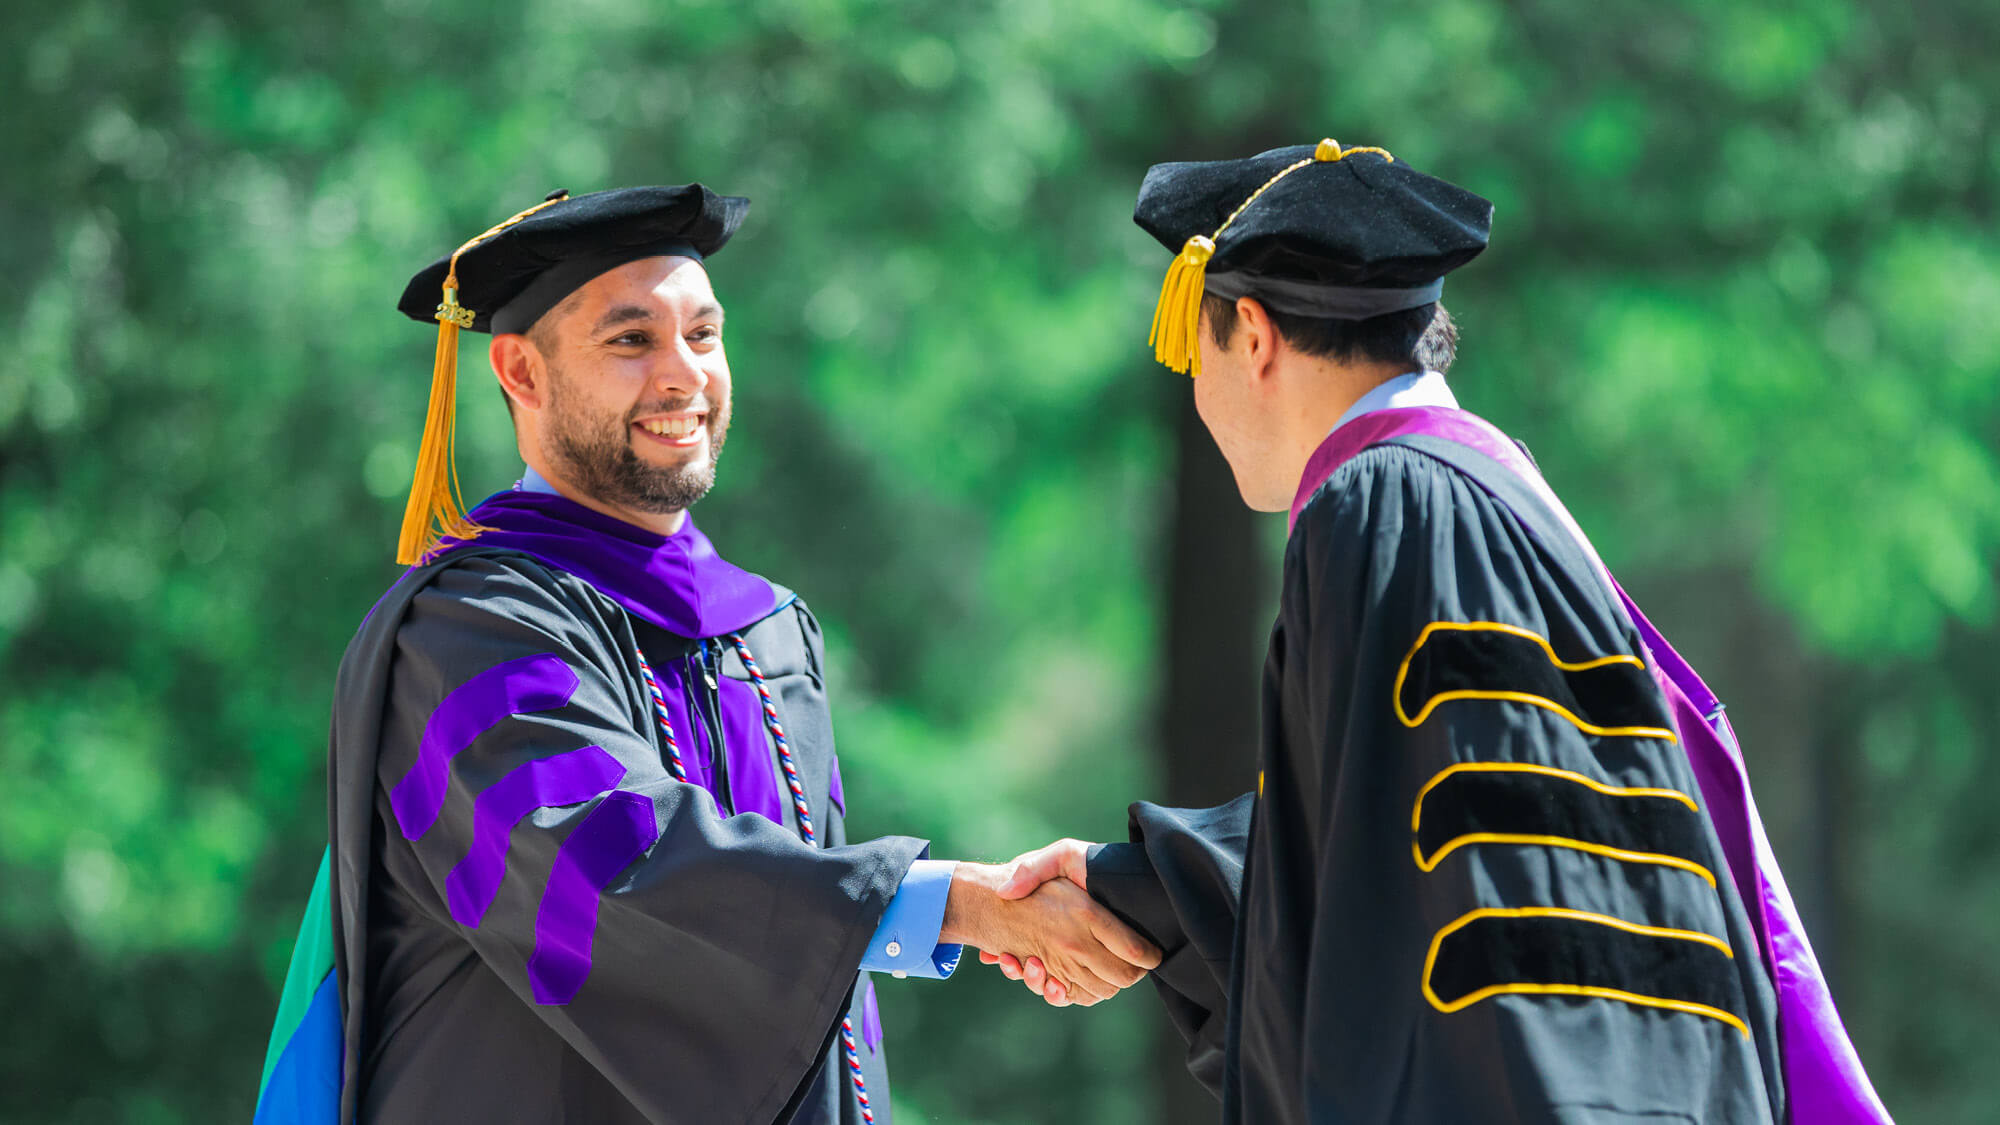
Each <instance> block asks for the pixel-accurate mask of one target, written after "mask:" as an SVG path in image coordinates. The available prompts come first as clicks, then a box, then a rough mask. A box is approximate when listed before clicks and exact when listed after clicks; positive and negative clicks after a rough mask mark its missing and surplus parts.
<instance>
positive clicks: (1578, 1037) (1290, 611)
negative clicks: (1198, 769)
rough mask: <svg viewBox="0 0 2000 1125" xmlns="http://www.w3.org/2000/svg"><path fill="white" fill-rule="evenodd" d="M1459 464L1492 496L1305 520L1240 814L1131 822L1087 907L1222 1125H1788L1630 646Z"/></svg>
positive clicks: (1767, 1010)
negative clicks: (1146, 963)
mask: <svg viewBox="0 0 2000 1125" xmlns="http://www.w3.org/2000/svg"><path fill="white" fill-rule="evenodd" d="M1414 444H1421V443H1420V442H1419V443H1414ZM1451 459H1452V460H1453V461H1456V462H1458V463H1459V464H1461V465H1466V466H1471V467H1478V466H1479V465H1481V464H1484V465H1485V466H1486V467H1489V468H1490V469H1491V472H1490V473H1489V472H1486V471H1484V470H1483V469H1482V470H1481V471H1480V472H1479V474H1478V476H1479V479H1480V481H1484V482H1485V483H1486V486H1485V487H1482V484H1481V483H1477V482H1475V480H1474V479H1473V477H1472V476H1469V475H1468V474H1467V472H1466V471H1464V470H1463V469H1461V468H1459V467H1456V466H1455V465H1454V464H1448V463H1446V461H1445V460H1440V459H1438V458H1437V457H1436V456H1433V455H1431V454H1427V453H1425V452H1420V451H1419V450H1418V449H1417V448H1415V447H1413V445H1409V444H1385V445H1380V446H1376V447H1374V448H1371V449H1367V450H1365V451H1363V452H1361V453H1360V454H1359V455H1357V456H1355V457H1354V458H1353V459H1352V460H1350V461H1348V462H1347V463H1346V464H1345V465H1343V466H1342V467H1340V468H1339V469H1337V470H1336V471H1334V472H1333V474H1332V475H1331V476H1330V477H1329V478H1328V479H1327V480H1326V481H1325V482H1324V483H1323V484H1322V485H1321V486H1320V487H1319V488H1318V489H1317V491H1316V492H1315V493H1314V494H1313V496H1312V498H1311V500H1310V501H1309V502H1308V503H1307V504H1306V506H1305V507H1304V509H1303V511H1302V512H1300V513H1299V516H1298V519H1297V522H1296V524H1295V526H1294V528H1293V530H1292V533H1291V536H1290V539H1289V540H1288V542H1287V545H1286V549H1285V560H1284V580H1283V589H1282V599H1281V604H1280V610H1279V615H1278V620H1277V623H1276V626H1275V627H1274V628H1273V630H1272V634H1271V643H1270V651H1269V656H1268V658H1267V660H1266V663H1265V668H1264V686H1263V713H1264V718H1263V745H1262V751H1261V761H1260V772H1259V779H1258V784H1259V790H1260V792H1259V793H1257V794H1250V795H1246V796H1245V797H1244V798H1240V799H1239V800H1238V801H1237V802H1235V803H1232V804H1231V805H1226V806H1223V807H1222V808H1220V809H1213V810H1199V811H1190V810H1179V809H1163V808H1159V807H1157V806H1153V805H1148V804H1143V803H1142V804H1138V805H1135V806H1133V809H1132V819H1131V832H1132V840H1133V842H1132V843H1129V844H1111V845H1103V846H1100V847H1099V848H1097V849H1095V850H1094V852H1093V856H1092V859H1091V864H1090V869H1089V881H1090V889H1091V891H1092V893H1093V894H1094V895H1095V896H1097V897H1098V898H1099V899H1100V900H1102V901H1104V902H1105V903H1106V904H1107V905H1108V906H1110V907H1112V908H1113V909H1114V910H1115V911H1116V912H1117V913H1119V914H1121V915H1122V916H1124V917H1126V918H1127V919H1128V920H1130V921H1132V922H1133V923H1135V925H1136V927H1137V928H1139V929H1140V930H1142V931H1144V932H1146V933H1147V934H1148V935H1149V936H1151V937H1153V938H1154V939H1155V941H1157V942H1158V943H1159V944H1160V946H1161V947H1162V949H1163V950H1164V951H1165V954H1166V960H1165V962H1164V963H1163V965H1162V966H1161V968H1160V969H1159V970H1158V971H1157V972H1156V973H1155V974H1154V979H1155V982H1156V984H1157V985H1158V986H1159V990H1160V992H1161V994H1162V996H1163V997H1165V999H1166V1001H1167V1006H1168V1010H1169V1014H1170V1016H1171V1017H1172V1019H1173V1021H1174V1023H1175V1025H1176V1026H1177V1027H1179V1028H1180V1029H1181V1031H1182V1032H1183V1034H1185V1035H1186V1036H1187V1037H1188V1039H1189V1043H1190V1055H1189V1064H1190V1067H1191V1069H1193V1071H1194V1072H1195V1074H1196V1076H1197V1077H1198V1078H1201V1079H1203V1080H1204V1082H1205V1083H1207V1084H1208V1085H1209V1086H1210V1088H1211V1089H1212V1090H1214V1089H1219V1092H1220V1095H1221V1097H1222V1100H1223V1117H1224V1120H1225V1121H1226V1122H1230V1123H1238V1122H1246V1123H1247V1122H1254V1123H1256V1125H1292V1123H1305V1122H1319V1123H1331V1122H1368V1123H1382V1125H1417V1123H1422V1125H1459V1123H1464V1122H1483V1123H1494V1125H1514V1123H1522V1125H1526V1123H1530V1122H1562V1123H1582V1122H1648V1123H1651V1122H1669V1121H1676V1122H1705V1123H1706V1122H1713V1123H1721V1122H1728V1123H1732V1125H1736V1123H1743V1125H1755V1123H1760V1122H1771V1121H1774V1120H1776V1121H1782V1120H1784V1109H1783V1106H1784V1093H1783V1087H1782V1079H1781V1078H1780V1076H1779V1070H1778V1065H1777V1064H1778V1059H1779V1054H1778V1042H1777V1031H1776V1026H1777V1023H1776V1020H1777V1012H1776V1002H1775V998H1774V994H1773V991H1772V986H1771V983H1770V980H1769V977H1768V974H1767V973H1766V971H1765V969H1764V967H1763V965H1762V963H1761V960H1760V957H1759V955H1758V952H1757V944H1756V940H1755V937H1754V935H1753V933H1752V931H1751V929H1750V922H1749V919H1748V916H1747V915H1746V913H1745V911H1744V907H1743V904H1742V901H1741V899H1740V897H1739V896H1738V895H1737V893H1736V892H1735V889H1734V887H1733V885H1732V883H1731V880H1730V878H1729V875H1728V867H1727V865H1726V862H1725V860H1724V858H1723V855H1722V852H1721V850H1720V845H1719V844H1718V843H1717V839H1716V835H1715V832H1714V829H1713V826H1712V824H1711V823H1710V822H1709V821H1708V819H1707V817H1706V816H1705V815H1703V814H1701V813H1700V812H1698V811H1697V805H1698V803H1699V796H1700V790H1699V789H1698V788H1697V785H1696V781H1695V779H1694V777H1693V776H1692V775H1691V772H1690V769H1689V766H1688V762H1687V759H1686V757H1685V756H1684V754H1683V753H1681V751H1680V748H1679V747H1678V746H1677V745H1676V744H1675V742H1674V741H1673V738H1674V735H1673V733H1672V722H1671V719H1670V715H1669V711H1668V708H1667V706H1666V703H1665V700H1664V698H1663V697H1662V695H1661V693H1660V691H1659V689H1658V687H1657V686H1656V685H1655V684H1654V682H1653V681H1652V679H1651V678H1650V676H1649V675H1648V674H1647V673H1646V671H1645V670H1644V669H1643V666H1642V665H1640V663H1639V657H1638V656H1637V654H1638V653H1640V652H1642V651H1643V650H1642V648H1641V647H1640V643H1639V639H1638V636H1637V634H1636V633H1635V631H1634V628H1633V626H1632V624H1631V622H1630V620H1629V619H1628V618H1627V617H1626V616H1625V614H1624V613H1623V612H1622V611H1621V609H1620V607H1619V604H1618V602H1617V600H1616V595H1615V594H1614V593H1613V592H1612V591H1611V590H1610V589H1609V588H1608V586H1607V584H1606V583H1605V582H1604V580H1603V579H1602V578H1600V577H1599V575H1598V574H1597V573H1596V571H1595V569H1594V568H1593V567H1592V566H1591V565H1590V563H1589V562H1588V561H1587V560H1586V559H1585V557H1584V556H1583V554H1582V552H1581V550H1580V549H1577V548H1575V547H1574V546H1573V543H1574V541H1573V540H1569V539H1567V538H1566V537H1565V536H1564V535H1563V534H1562V532H1561V530H1560V527H1559V526H1558V523H1557V519H1556V517H1555V516H1554V514H1553V511H1552V509H1550V508H1548V507H1547V506H1546V505H1542V504H1541V503H1540V501H1538V500H1537V499H1536V498H1535V497H1534V496H1533V495H1532V494H1530V493H1529V492H1528V491H1527V490H1525V489H1521V488H1518V487H1512V488H1511V493H1512V494H1509V491H1508V490H1509V489H1510V487H1511V486H1510V485H1509V484H1508V483H1507V482H1508V481H1509V480H1511V479H1512V478H1511V477H1509V476H1508V474H1507V473H1506V470H1504V469H1503V468H1501V467H1500V466H1499V465H1498V464H1497V463H1493V462H1490V461H1486V460H1485V459H1484V458H1483V456H1482V455H1480V454H1478V453H1474V452H1472V451H1469V450H1463V449H1460V451H1459V453H1458V454H1456V455H1453V456H1452V458H1451ZM1492 488H1497V489H1500V490H1502V491H1501V493H1500V494H1501V495H1507V496H1508V502H1507V503H1506V504H1503V503H1501V502H1499V501H1498V500H1497V499H1496V496H1495V494H1494V493H1493V492H1492V491H1489V489H1492ZM1517 512H1520V513H1521V514H1520V515H1519V516H1517V515H1516V513H1517ZM1523 520H1529V521H1531V522H1533V523H1535V524H1537V525H1539V526H1538V528H1537V530H1539V532H1540V534H1539V535H1538V534H1535V533H1533V532H1532V531H1531V530H1530V528H1529V527H1527V526H1524V524H1523ZM1225 950H1226V951H1227V952H1224V951H1225ZM1225 965H1226V966H1227V968H1226V969H1225V968H1224V966H1225ZM1225 972H1226V976H1225V975H1224V974H1225Z"/></svg>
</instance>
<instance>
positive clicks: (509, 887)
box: [378, 558, 925, 1123]
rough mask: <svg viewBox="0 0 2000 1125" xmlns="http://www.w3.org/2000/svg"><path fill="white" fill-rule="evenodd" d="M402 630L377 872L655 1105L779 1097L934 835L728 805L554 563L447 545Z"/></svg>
mask: <svg viewBox="0 0 2000 1125" xmlns="http://www.w3.org/2000/svg"><path fill="white" fill-rule="evenodd" d="M394 645H395V650H394V653H393V664H392V667H391V673H390V686H389V700H388V706H387V710H386V714H385V720H384V723H383V739H382V749H381V755H380V762H379V776H378V781H379V786H380V789H379V792H378V797H379V800H378V809H379V810H380V816H381V818H382V821H383V823H384V824H385V825H386V833H385V835H386V846H385V849H384V853H383V855H382V857H381V860H382V865H383V867H384V868H385V869H386V871H387V873H388V876H389V878H391V879H393V880H395V881H397V883H399V884H400V885H401V886H402V888H403V889H404V890H405V891H406V892H407V893H408V894H409V895H410V896H411V897H412V898H413V899H414V900H416V901H417V902H419V903H420V904H423V905H424V906H425V907H426V908H427V909H428V910H429V911H430V913H431V914H432V916H433V917H434V919H435V921H436V924H437V925H439V926H441V927H449V928H451V929H454V930H455V931H457V932H458V933H460V934H461V935H462V936H463V938H464V940H465V941H466V942H467V943H468V944H469V945H470V946H471V948H472V949H473V950H474V951H475V952H476V954H477V955H478V957H479V959H480V961H481V962H482V963H483V964H484V965H485V967H487V968H488V969H490V970H491V971H492V972H493V973H495V974H497V975H498V976H499V978H500V979H501V980H502V981H503V982H504V983H505V984H506V986H507V988H508V989H509V990H510V991H511V992H512V993H513V994H514V995H515V997H516V998H517V999H518V1000H519V1002H520V1003H521V1004H523V1005H527V1006H528V1007H529V1008H530V1009H531V1010H533V1011H534V1013H535V1014H536V1015H537V1016H539V1017H540V1018H541V1019H542V1020H543V1021H545V1022H546V1023H547V1024H548V1025H549V1026H550V1027H551V1028H553V1029H554V1030H555V1031H556V1032H557V1033H559V1034H560V1035H561V1036H562V1038H563V1039H564V1040H565V1041H567V1042H568V1043H569V1044H570V1045H571V1046H572V1047H573V1048H574V1049H575V1050H576V1051H577V1052H578V1053H579V1054H580V1055H581V1056H582V1057H583V1058H584V1059H585V1060H587V1061H588V1062H589V1064H590V1065H591V1066H593V1067H595V1068H597V1069H598V1070H599V1071H600V1072H601V1073H602V1074H603V1075H604V1076H605V1077H606V1078H607V1079H608V1080H609V1081H610V1082H611V1083H612V1084H613V1085H614V1086H616V1087H617V1089H618V1090H619V1091H620V1092H621V1093H622V1094H623V1095H624V1096H626V1097H627V1098H629V1099H630V1100H631V1102H632V1103H633V1105H634V1106H636V1107H637V1108H638V1109H639V1110H640V1111H641V1112H643V1113H645V1114H646V1115H647V1116H648V1117H649V1118H651V1119H653V1120H701V1121H718V1122H744V1123H750V1122H759V1123H761V1122H768V1121H771V1120H774V1119H776V1118H777V1117H778V1116H779V1114H780V1112H781V1111H782V1110H783V1109H784V1107H785V1106H786V1104H787V1103H788V1102H789V1101H791V1100H792V1099H793V1097H794V1094H795V1091H797V1090H798V1089H799V1087H800V1084H801V1083H802V1082H803V1081H804V1080H805V1079H806V1078H807V1076H808V1074H809V1073H810V1072H811V1070H812V1068H813V1067H814V1066H815V1065H816V1064H817V1063H818V1062H819V1060H820V1057H821V1054H822V1052H823V1050H824V1047H825V1045H826V1043H827V1042H828V1036H829V1035H830V1034H831V1029H832V1028H833V1027H834V1025H835V1024H836V1023H837V1021H838V1020H839V1018H840V1016H841V1014H842V1012H843V1003H844V1001H845V1000H846V998H847V996H848V993H849V990H850V989H851V988H853V987H854V983H855V980H856V972H857V970H858V967H859V964H860V960H861V956H862V952H863V950H864V948H865V945H866V942H867V940H868V937H869V935H870V933H871V932H872V931H873V928H874V926H875V925H876V923H877V921H878V920H879V919H880V916H881V914H882V911H883V910H884V908H885V907H886V905H887V903H888V901H889V899H890V898H891V897H892V896H893V895H894V893H895V891H896V888H897V886H898V884H899V883H900V881H901V879H902V877H903V875H904V873H905V872H907V871H908V869H909V866H910V863H911V861H912V860H914V859H915V858H916V857H917V856H918V855H919V854H920V853H921V852H922V850H923V849H924V847H925V842H924V841H921V840H914V839H909V838H903V837H885V838H882V839H878V840H873V841H869V842H867V843H863V844H857V845H852V846H842V847H832V848H826V849H820V848H814V847H812V846H809V845H807V844H805V843H804V842H803V841H801V840H800V839H799V838H798V837H797V835H795V834H794V833H792V832H791V831H789V830H788V829H786V828H783V827H780V826H779V825H776V824H773V823H771V822H770V821H769V820H766V819H764V818H763V817H761V816H757V815H754V814H751V815H740V816H735V817H729V818H727V819H725V818H723V817H721V816H719V815H718V813H717V811H716V807H715V804H714V802H713V800H712V799H711V798H710V797H709V795H708V794H707V793H706V792H705V791H703V790H701V789H699V788H697V787H694V786H691V785H688V784H685V783H680V782H676V781H674V780H672V779H671V778H670V777H669V776H668V775H667V773H666V771H665V769H664V767H663V765H662V760H661V755H660V750H659V747H658V744H657V742H656V737H655V735H654V734H653V728H652V721H651V710H650V701H649V700H648V698H647V697H646V696H645V694H644V689H643V687H642V686H641V680H640V677H639V674H638V669H637V664H636V660H635V659H634V657H633V656H632V651H633V646H632V643H631V637H630V630H629V627H628V626H627V625H626V624H625V623H624V621H623V619H622V616H621V615H619V614H618V613H617V612H616V611H615V609H613V608H612V607H611V606H610V605H609V603H607V602H605V601H604V600H603V599H601V598H597V597H595V596H594V595H592V594H591V593H590V592H589V591H587V589H586V588H581V587H580V584H577V583H575V581H574V580H573V579H569V578H568V577H567V576H563V575H557V574H553V573H550V572H546V571H542V570H540V569H539V568H536V567H533V566H531V565H527V564H524V563H519V562H514V561H509V560H505V559H494V558H471V559H468V560H466V561H465V562H463V563H461V564H459V565H454V566H451V567H448V568H445V569H444V570H442V571H441V572H440V573H439V574H438V575H437V576H436V578H435V580H434V581H433V582H432V584H431V585H430V586H429V587H428V588H427V589H425V590H424V591H423V592H421V593H419V594H418V595H417V596H416V597H415V599H414V600H413V601H412V603H411V605H410V608H409V611H408V614H407V616H406V618H405V619H404V622H403V624H402V626H401V628H400V629H399V630H398V631H397V633H396V634H395V641H394ZM510 677H512V679H511V681H510ZM482 692H484V693H485V694H484V696H481V694H480V693H482ZM509 692H511V693H512V694H511V695H510V694H509ZM496 693H497V695H496ZM482 708H483V710H482ZM468 739H469V741H468ZM460 743H463V745H460ZM440 755H448V760H447V761H445V762H444V763H443V766H444V768H442V769H441V768H439V766H440V763H439V761H438V759H439V757H440ZM592 771H596V772H595V773H593V772H592ZM613 775H615V779H612V777H613ZM427 777H428V778H430V779H432V781H430V782H427V781H426V780H425V779H426V778H427ZM413 779H414V780H413ZM598 780H605V782H606V783H605V784H604V786H603V788H602V790H601V791H598V792H594V793H590V792H589V791H590V790H592V789H594V788H595V786H596V784H597V781H598ZM432 790H435V792H432ZM587 793H588V795H586V794H587ZM466 1065H467V1066H468V1067H476V1066H477V1065H478V1061H477V1060H466Z"/></svg>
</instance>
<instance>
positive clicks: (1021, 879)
mask: <svg viewBox="0 0 2000 1125" xmlns="http://www.w3.org/2000/svg"><path fill="white" fill-rule="evenodd" d="M1089 854H1090V844H1089V843H1088V842H1087V841H1084V840H1069V839H1065V840H1057V841H1056V842H1055V843H1053V844H1050V845H1048V846H1047V847H1043V848H1036V849H1035V850H1034V851H1031V852H1023V853H1022V854H1021V855H1018V856H1016V857H1014V859H1013V860H1011V861H1009V862H1007V863H1004V864H1002V865H1001V867H1002V868H1003V869H1004V870H1005V871H1006V872H1007V880H1006V882H1004V883H1003V884H1001V887H1000V897H1002V898H1006V899H1017V898H1021V897H1023V896H1025V895H1030V894H1033V893H1034V892H1035V891H1036V889H1038V888H1039V887H1041V885H1042V884H1044V883H1047V882H1049V881H1050V880H1052V879H1068V880H1069V881H1070V882H1072V883H1075V884H1076V885H1077V886H1078V887H1083V888H1085V889H1088V883H1087V882H1086V880H1087V878H1088V874H1089V873H1088V870H1087V867H1088V864H1087V862H1086V861H1087V860H1088V858H1089ZM979 960H980V961H981V962H982V963H984V964H988V965H998V966H1000V973H1001V975H1002V976H1005V977H1006V978H1007V979H1008V980H1017V981H1020V982H1022V983H1023V984H1025V985H1027V986H1028V991H1029V992H1032V993H1034V994H1035V995H1037V996H1040V997H1041V998H1043V999H1044V1000H1047V1001H1048V1002H1049V1003H1051V1004H1054V1005H1057V1006H1058V1007H1060V1006H1062V1005H1063V1004H1064V1003H1066V1002H1067V995H1068V991H1069V990H1068V988H1067V987H1066V986H1065V985H1064V984H1063V982H1062V980H1061V979H1060V978H1058V977H1054V976H1051V975H1050V974H1049V971H1048V967H1047V966H1046V965H1044V964H1043V963H1042V959H1041V958H1039V957H1036V956H1034V955H1032V954H1029V955H1026V956H1017V955H1015V954H1014V953H1011V952H1007V951H1005V950H1001V951H989V950H984V949H982V950H980V951H979ZM1155 964H1157V962H1155ZM1151 967H1153V966H1148V968H1151Z"/></svg>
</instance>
